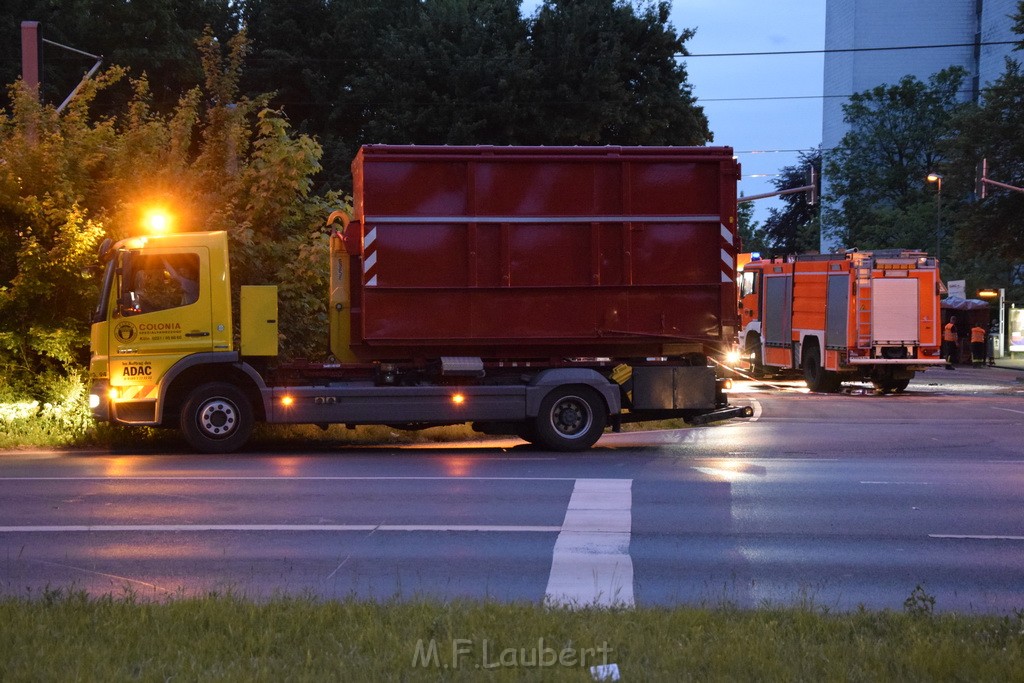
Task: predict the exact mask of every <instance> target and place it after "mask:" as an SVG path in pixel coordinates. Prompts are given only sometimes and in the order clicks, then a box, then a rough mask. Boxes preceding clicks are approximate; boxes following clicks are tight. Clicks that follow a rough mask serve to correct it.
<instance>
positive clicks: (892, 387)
mask: <svg viewBox="0 0 1024 683" xmlns="http://www.w3.org/2000/svg"><path fill="white" fill-rule="evenodd" d="M872 384H874V385H875V390H876V391H877V392H878V393H880V394H902V393H903V392H904V391H905V390H906V388H907V386H908V385H909V384H910V380H909V379H883V380H878V381H875V382H872Z"/></svg>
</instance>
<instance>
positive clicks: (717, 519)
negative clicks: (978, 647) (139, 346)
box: [0, 368, 1024, 613]
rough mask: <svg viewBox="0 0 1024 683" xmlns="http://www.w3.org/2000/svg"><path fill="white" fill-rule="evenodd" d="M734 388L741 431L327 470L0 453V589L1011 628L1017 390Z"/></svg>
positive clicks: (984, 379) (958, 383) (1019, 420)
mask: <svg viewBox="0 0 1024 683" xmlns="http://www.w3.org/2000/svg"><path fill="white" fill-rule="evenodd" d="M1021 374H1024V373H1018V372H1015V371H1011V370H999V369H990V368H985V369H966V368H965V369H958V370H956V371H953V372H944V371H942V370H933V371H929V372H928V373H925V374H924V375H921V376H920V377H919V379H917V380H915V381H914V382H913V383H912V384H911V386H910V388H909V389H908V391H907V393H905V394H903V395H897V396H877V395H873V394H870V393H869V392H867V391H865V390H863V389H860V388H857V387H854V388H852V389H850V390H848V391H847V392H846V393H844V394H840V395H828V396H826V395H811V394H808V393H807V392H806V391H805V390H802V389H801V385H800V384H799V383H793V382H788V383H787V382H779V383H772V384H765V383H758V384H745V383H741V384H740V385H739V386H738V388H737V391H736V392H735V401H736V402H737V403H750V404H751V405H753V406H754V407H755V410H756V412H755V417H754V418H753V419H750V420H735V421H733V422H731V423H728V424H717V425H712V426H708V427H702V428H695V429H688V430H679V431H667V432H643V433H624V434H609V435H606V436H605V437H604V438H603V439H602V440H601V441H600V442H599V443H598V446H597V447H596V448H595V449H594V450H593V451H591V452H588V453H585V454H576V455H560V454H550V453H544V452H539V451H535V450H532V449H531V448H530V447H529V446H526V445H525V444H522V443H521V442H518V441H502V442H490V443H488V444H486V445H480V444H470V445H467V444H451V445H442V446H436V447H430V448H424V447H420V448H394V447H382V448H361V449H346V450H343V451H340V452H337V453H330V454H325V453H306V452H302V451H300V450H298V449H300V448H301V444H296V451H295V452H289V453H249V454H241V455H234V456H228V457H211V456H196V455H192V454H188V453H184V452H179V453H172V454H137V455H135V454H118V455H111V454H107V453H81V452H79V453H4V454H0V510H2V513H0V592H2V593H4V594H8V595H39V594H40V593H42V592H43V591H45V590H46V589H47V588H49V589H53V588H57V587H75V588H81V589H85V590H88V591H90V592H92V593H97V594H102V593H114V594H120V593H122V592H123V591H126V590H130V591H132V592H134V593H135V594H136V595H138V596H139V597H141V598H158V599H159V598H162V597H165V596H168V595H186V594H195V593H204V592H208V591H226V590H232V591H235V592H238V593H241V594H244V595H247V596H250V597H254V598H266V597H270V596H272V595H275V594H278V593H290V594H312V595H316V596H319V597H323V598H336V597H346V596H357V597H374V598H391V597H396V596H397V597H402V598H408V597H415V596H436V597H441V598H452V597H458V596H464V597H473V598H493V599H498V600H526V601H536V602H539V601H545V600H546V601H549V602H554V603H597V604H625V605H630V604H639V605H649V604H679V603H685V604H702V605H708V606H716V605H720V604H733V605H738V606H742V607H757V606H761V605H767V604H775V605H781V604H794V603H802V604H813V605H817V606H820V607H827V608H829V609H839V610H845V609H854V608H856V607H858V606H859V605H864V606H866V607H868V608H889V609H895V610H898V609H901V608H902V606H903V602H904V600H905V599H906V598H907V597H908V596H909V595H910V594H911V592H912V591H914V589H915V588H916V587H917V586H918V585H920V586H922V588H923V589H924V590H925V592H926V593H927V594H928V595H931V596H934V597H935V599H936V608H937V609H939V610H959V611H970V612H985V613H1011V612H1013V611H1014V610H1015V609H1024V449H1022V440H1024V383H1021V382H1019V381H1018V376H1019V375H1021Z"/></svg>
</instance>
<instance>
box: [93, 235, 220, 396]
mask: <svg viewBox="0 0 1024 683" xmlns="http://www.w3.org/2000/svg"><path fill="white" fill-rule="evenodd" d="M120 258H121V268H120V269H119V270H120V277H119V282H118V288H117V291H118V301H117V306H116V308H115V310H114V311H112V315H111V324H110V335H111V339H110V349H111V361H112V362H113V360H114V358H115V357H119V358H120V359H121V360H125V359H127V358H131V359H132V363H133V367H136V368H138V369H137V370H132V371H130V372H143V373H147V374H150V375H152V374H154V370H160V367H158V368H153V367H152V364H153V363H156V364H157V365H158V366H162V369H163V370H166V368H167V367H169V365H170V364H173V362H174V361H176V360H177V359H179V358H181V357H183V356H185V355H188V354H191V353H198V352H202V351H211V350H212V347H213V341H212V334H211V333H212V328H211V326H212V316H211V313H212V312H211V303H210V302H211V297H210V263H209V262H210V257H209V253H208V250H207V249H206V248H204V247H199V248H192V249H181V250H177V249H150V250H146V251H134V252H124V253H123V254H121V255H120ZM158 359H160V360H158ZM146 364H148V365H146ZM146 367H150V369H149V370H148V371H147V370H145V368H146ZM124 372H129V371H128V370H125V371H124ZM159 374H162V372H160V373H159ZM114 378H115V368H114V367H111V379H114Z"/></svg>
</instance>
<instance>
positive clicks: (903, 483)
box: [861, 481, 932, 486]
mask: <svg viewBox="0 0 1024 683" xmlns="http://www.w3.org/2000/svg"><path fill="white" fill-rule="evenodd" d="M861 484H865V485H868V486H932V482H930V481H862V482H861Z"/></svg>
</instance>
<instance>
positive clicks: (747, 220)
mask: <svg viewBox="0 0 1024 683" xmlns="http://www.w3.org/2000/svg"><path fill="white" fill-rule="evenodd" d="M736 234H737V235H739V238H740V250H741V251H756V252H758V253H761V254H764V253H766V252H767V250H768V243H767V242H765V239H764V230H763V229H762V228H761V225H760V224H759V223H758V222H757V221H755V220H754V203H753V202H742V203H740V204H739V206H738V207H737V208H736Z"/></svg>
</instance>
